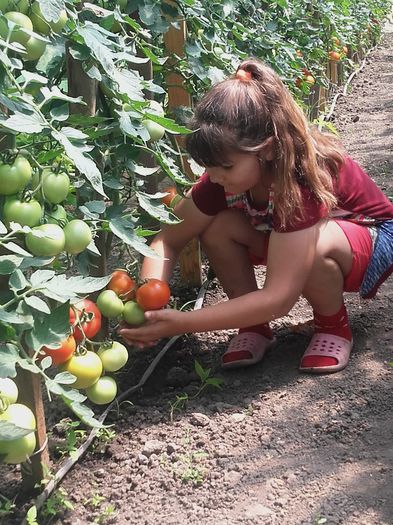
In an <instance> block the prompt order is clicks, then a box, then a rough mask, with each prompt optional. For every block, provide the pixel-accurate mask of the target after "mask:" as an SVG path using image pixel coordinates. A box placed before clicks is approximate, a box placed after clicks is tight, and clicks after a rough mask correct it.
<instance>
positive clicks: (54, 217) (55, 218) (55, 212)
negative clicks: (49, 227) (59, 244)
mask: <svg viewBox="0 0 393 525" xmlns="http://www.w3.org/2000/svg"><path fill="white" fill-rule="evenodd" d="M45 217H46V222H48V223H49V224H58V225H59V226H65V225H66V223H67V212H66V211H65V209H64V208H63V206H61V205H60V204H58V205H57V206H54V208H53V209H52V210H50V211H47V212H46V214H45Z"/></svg>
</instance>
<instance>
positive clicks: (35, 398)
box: [16, 368, 49, 493]
mask: <svg viewBox="0 0 393 525" xmlns="http://www.w3.org/2000/svg"><path fill="white" fill-rule="evenodd" d="M16 382H17V384H18V388H19V396H18V402H19V403H23V404H24V405H26V406H28V407H29V408H30V409H31V410H32V411H33V414H34V416H35V418H36V421H37V430H36V440H37V446H36V451H40V452H38V453H36V454H35V455H33V456H31V458H30V463H28V464H26V465H23V466H22V491H21V492H22V493H26V492H32V491H35V490H40V483H41V481H42V480H43V479H44V478H45V477H46V476H47V474H48V470H49V453H48V443H47V435H46V424H45V412H44V405H43V402H42V395H41V377H40V376H38V375H37V374H32V373H31V372H29V371H27V370H23V369H22V368H19V370H18V375H17V378H16Z"/></svg>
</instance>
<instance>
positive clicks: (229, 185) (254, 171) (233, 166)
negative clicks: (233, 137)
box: [206, 153, 263, 193]
mask: <svg viewBox="0 0 393 525" xmlns="http://www.w3.org/2000/svg"><path fill="white" fill-rule="evenodd" d="M206 171H207V173H208V175H209V178H210V180H211V181H212V182H214V183H217V184H220V186H223V187H224V189H225V191H227V192H229V193H244V192H246V191H247V190H250V189H252V188H254V187H255V186H258V185H259V184H260V183H261V182H262V179H263V173H262V169H261V162H260V160H259V157H258V155H256V154H253V153H232V154H231V155H230V156H229V157H228V161H227V162H226V163H225V164H224V165H223V166H211V167H207V168H206Z"/></svg>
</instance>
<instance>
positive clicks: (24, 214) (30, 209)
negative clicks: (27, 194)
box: [3, 197, 42, 228]
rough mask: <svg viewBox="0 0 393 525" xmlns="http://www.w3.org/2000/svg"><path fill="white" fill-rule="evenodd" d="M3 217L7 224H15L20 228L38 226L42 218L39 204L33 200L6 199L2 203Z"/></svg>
mask: <svg viewBox="0 0 393 525" xmlns="http://www.w3.org/2000/svg"><path fill="white" fill-rule="evenodd" d="M3 216H4V219H5V221H6V223H7V224H9V223H10V222H17V223H18V224H20V225H21V226H30V228H32V227H33V226H38V224H39V223H40V221H41V217H42V208H41V204H40V203H39V202H38V201H36V200H35V199H31V200H30V201H21V200H20V199H18V197H8V198H7V199H6V201H5V203H4V208H3Z"/></svg>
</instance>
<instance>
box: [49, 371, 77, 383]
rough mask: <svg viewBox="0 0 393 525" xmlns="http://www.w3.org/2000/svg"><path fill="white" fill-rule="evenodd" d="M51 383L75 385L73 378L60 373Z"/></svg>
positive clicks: (66, 373)
mask: <svg viewBox="0 0 393 525" xmlns="http://www.w3.org/2000/svg"><path fill="white" fill-rule="evenodd" d="M53 381H56V383H59V384H61V385H72V383H75V376H73V375H72V374H70V373H69V372H60V373H59V374H56V376H55V378H54V380H53Z"/></svg>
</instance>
